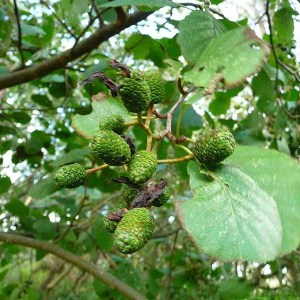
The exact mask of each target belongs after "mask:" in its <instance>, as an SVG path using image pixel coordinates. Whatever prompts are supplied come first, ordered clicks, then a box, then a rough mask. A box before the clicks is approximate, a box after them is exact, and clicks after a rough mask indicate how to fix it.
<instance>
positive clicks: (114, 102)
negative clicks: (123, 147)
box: [72, 94, 129, 139]
mask: <svg viewBox="0 0 300 300" xmlns="http://www.w3.org/2000/svg"><path fill="white" fill-rule="evenodd" d="M92 99H93V102H92V107H93V111H92V112H91V113H90V114H89V115H84V116H82V115H75V116H74V117H73V119H72V127H73V128H74V129H75V130H76V131H77V133H79V134H80V135H82V136H83V137H85V138H88V139H90V138H91V137H92V136H93V135H94V134H95V133H96V132H97V131H99V127H98V124H99V120H100V119H101V118H103V117H107V116H110V115H113V114H118V115H120V116H122V117H123V118H124V119H125V120H127V121H128V119H129V114H128V111H127V109H126V108H125V106H124V105H123V103H122V101H121V100H120V99H118V98H112V97H108V98H103V95H102V94H97V95H94V96H93V97H92Z"/></svg>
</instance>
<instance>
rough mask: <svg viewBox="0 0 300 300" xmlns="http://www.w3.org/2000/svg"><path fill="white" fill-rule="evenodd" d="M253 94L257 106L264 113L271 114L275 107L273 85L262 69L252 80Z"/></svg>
mask: <svg viewBox="0 0 300 300" xmlns="http://www.w3.org/2000/svg"><path fill="white" fill-rule="evenodd" d="M252 90H253V94H254V95H255V96H257V97H258V101H257V108H258V109H259V111H261V112H264V113H266V114H272V113H274V112H275V110H276V109H277V108H276V102H275V100H276V92H275V85H274V83H273V82H272V81H271V79H270V77H269V76H268V74H267V73H266V72H265V71H264V70H262V71H261V72H260V73H259V74H258V75H257V76H256V77H254V78H253V80H252Z"/></svg>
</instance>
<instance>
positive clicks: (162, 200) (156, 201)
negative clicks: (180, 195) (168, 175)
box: [152, 187, 171, 207]
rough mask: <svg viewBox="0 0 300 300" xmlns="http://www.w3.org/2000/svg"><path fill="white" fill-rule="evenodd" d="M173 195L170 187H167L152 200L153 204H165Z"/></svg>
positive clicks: (158, 205) (157, 205)
mask: <svg viewBox="0 0 300 300" xmlns="http://www.w3.org/2000/svg"><path fill="white" fill-rule="evenodd" d="M170 197H171V192H170V189H169V188H168V187H165V190H164V192H163V193H162V194H160V195H159V196H158V197H157V198H155V199H154V200H153V201H152V205H153V206H156V207H160V206H163V205H164V204H165V203H166V202H167V201H168V200H169V199H170Z"/></svg>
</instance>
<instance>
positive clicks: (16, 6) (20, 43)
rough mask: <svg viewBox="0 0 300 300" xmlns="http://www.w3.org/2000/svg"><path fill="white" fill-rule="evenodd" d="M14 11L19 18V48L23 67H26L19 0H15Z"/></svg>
mask: <svg viewBox="0 0 300 300" xmlns="http://www.w3.org/2000/svg"><path fill="white" fill-rule="evenodd" d="M14 11H15V16H16V19H17V26H18V45H17V47H18V50H19V52H20V56H21V68H24V66H25V58H24V53H23V49H22V27H21V21H20V14H19V8H18V5H17V1H16V0H14Z"/></svg>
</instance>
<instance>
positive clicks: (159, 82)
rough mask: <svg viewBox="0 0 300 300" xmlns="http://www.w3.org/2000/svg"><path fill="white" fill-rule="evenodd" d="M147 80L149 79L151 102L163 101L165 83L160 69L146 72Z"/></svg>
mask: <svg viewBox="0 0 300 300" xmlns="http://www.w3.org/2000/svg"><path fill="white" fill-rule="evenodd" d="M144 78H145V81H147V83H148V85H149V88H150V92H151V102H152V103H159V102H161V101H162V99H163V97H164V94H165V83H164V81H163V79H162V77H161V75H160V72H159V71H147V72H145V73H144Z"/></svg>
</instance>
